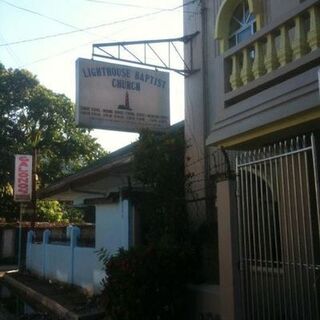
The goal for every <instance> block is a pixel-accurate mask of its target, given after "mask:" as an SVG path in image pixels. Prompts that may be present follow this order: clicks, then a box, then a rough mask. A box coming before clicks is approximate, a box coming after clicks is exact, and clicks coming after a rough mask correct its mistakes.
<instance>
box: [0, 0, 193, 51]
mask: <svg viewBox="0 0 320 320" xmlns="http://www.w3.org/2000/svg"><path fill="white" fill-rule="evenodd" d="M0 1H2V2H4V1H5V0H0ZM195 1H197V0H192V1H189V2H187V3H185V4H183V5H180V6H178V7H175V8H172V9H171V10H170V11H174V10H177V9H179V8H182V7H184V6H186V5H189V4H191V3H194V2H195ZM164 11H168V10H167V9H161V10H158V11H155V12H150V13H146V14H143V15H138V16H134V17H130V18H126V19H121V20H116V21H112V22H108V23H103V24H99V25H96V26H91V27H86V28H80V29H77V30H73V31H66V32H60V33H55V34H51V35H46V36H40V37H36V38H31V39H25V40H19V41H13V42H7V43H2V44H0V47H5V46H9V45H17V44H22V43H28V42H34V41H39V40H46V39H50V38H57V37H61V36H65V35H70V34H74V33H78V32H84V31H88V30H94V29H98V28H101V27H106V26H111V25H115V24H120V23H124V22H128V21H132V20H138V19H142V18H145V17H150V16H154V15H157V14H159V13H162V12H164Z"/></svg>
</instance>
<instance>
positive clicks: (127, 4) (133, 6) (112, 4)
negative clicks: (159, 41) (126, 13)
mask: <svg viewBox="0 0 320 320" xmlns="http://www.w3.org/2000/svg"><path fill="white" fill-rule="evenodd" d="M86 1H88V2H94V3H99V4H106V5H111V6H119V7H131V8H139V9H152V10H170V9H165V8H159V7H157V8H155V7H149V6H141V5H137V4H131V3H119V2H112V1H103V0H86Z"/></svg>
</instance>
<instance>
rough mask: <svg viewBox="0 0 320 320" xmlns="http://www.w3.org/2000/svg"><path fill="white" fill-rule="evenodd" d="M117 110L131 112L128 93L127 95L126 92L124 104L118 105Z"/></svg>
mask: <svg viewBox="0 0 320 320" xmlns="http://www.w3.org/2000/svg"><path fill="white" fill-rule="evenodd" d="M118 109H119V110H132V109H131V108H130V103H129V93H128V91H126V95H125V102H124V104H119V105H118Z"/></svg>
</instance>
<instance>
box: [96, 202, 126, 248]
mask: <svg viewBox="0 0 320 320" xmlns="http://www.w3.org/2000/svg"><path fill="white" fill-rule="evenodd" d="M128 208H129V204H128V201H127V200H124V201H122V202H121V201H120V202H119V203H112V204H103V205H96V248H97V249H101V248H105V249H107V250H108V252H109V253H112V254H113V253H116V252H117V251H118V249H119V248H120V247H123V248H126V249H127V248H128V244H129V214H128V212H129V210H128Z"/></svg>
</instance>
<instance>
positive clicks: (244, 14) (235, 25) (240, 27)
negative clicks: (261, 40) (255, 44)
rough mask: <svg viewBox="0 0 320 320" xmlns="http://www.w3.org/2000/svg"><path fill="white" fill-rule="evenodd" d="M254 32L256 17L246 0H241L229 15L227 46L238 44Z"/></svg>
mask: <svg viewBox="0 0 320 320" xmlns="http://www.w3.org/2000/svg"><path fill="white" fill-rule="evenodd" d="M255 32H256V19H255V16H254V15H253V14H252V13H251V12H250V10H249V6H248V4H247V2H245V1H244V2H241V3H240V4H239V5H238V7H237V8H236V10H235V11H234V13H233V16H232V17H231V21H230V26H229V47H233V46H235V45H237V44H239V43H240V42H241V41H243V40H245V39H247V38H249V37H250V36H251V35H252V34H254V33H255Z"/></svg>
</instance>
